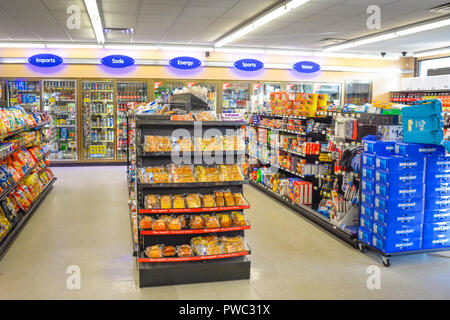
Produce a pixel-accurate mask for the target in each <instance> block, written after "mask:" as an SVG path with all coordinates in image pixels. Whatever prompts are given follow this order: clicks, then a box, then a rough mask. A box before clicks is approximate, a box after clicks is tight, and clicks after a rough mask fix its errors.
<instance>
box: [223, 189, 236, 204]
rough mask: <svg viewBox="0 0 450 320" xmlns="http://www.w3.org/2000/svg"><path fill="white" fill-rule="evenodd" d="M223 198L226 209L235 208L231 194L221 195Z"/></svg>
mask: <svg viewBox="0 0 450 320" xmlns="http://www.w3.org/2000/svg"><path fill="white" fill-rule="evenodd" d="M223 197H224V198H225V205H226V206H227V207H231V206H235V205H236V203H235V202H234V197H233V195H232V194H231V192H229V191H227V192H224V193H223Z"/></svg>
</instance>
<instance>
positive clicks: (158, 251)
mask: <svg viewBox="0 0 450 320" xmlns="http://www.w3.org/2000/svg"><path fill="white" fill-rule="evenodd" d="M145 254H146V255H147V257H149V258H162V257H163V246H162V245H159V244H158V245H155V246H150V247H147V248H146V249H145Z"/></svg>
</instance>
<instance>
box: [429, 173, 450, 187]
mask: <svg viewBox="0 0 450 320" xmlns="http://www.w3.org/2000/svg"><path fill="white" fill-rule="evenodd" d="M449 183H450V172H433V171H432V172H427V174H426V179H425V184H427V185H433V184H449Z"/></svg>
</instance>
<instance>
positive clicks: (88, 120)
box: [82, 81, 115, 160]
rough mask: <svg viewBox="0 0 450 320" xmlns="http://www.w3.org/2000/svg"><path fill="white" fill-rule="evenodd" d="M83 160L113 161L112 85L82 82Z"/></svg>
mask: <svg viewBox="0 0 450 320" xmlns="http://www.w3.org/2000/svg"><path fill="white" fill-rule="evenodd" d="M82 99H83V117H82V118H83V158H84V159H87V160H90V159H104V160H114V151H115V139H114V131H115V126H114V83H113V82H112V81H83V82H82Z"/></svg>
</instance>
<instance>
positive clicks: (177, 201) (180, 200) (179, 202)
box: [173, 195, 186, 209]
mask: <svg viewBox="0 0 450 320" xmlns="http://www.w3.org/2000/svg"><path fill="white" fill-rule="evenodd" d="M173 208H174V209H184V208H186V206H185V203H184V197H183V196H182V195H175V196H174V197H173Z"/></svg>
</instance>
